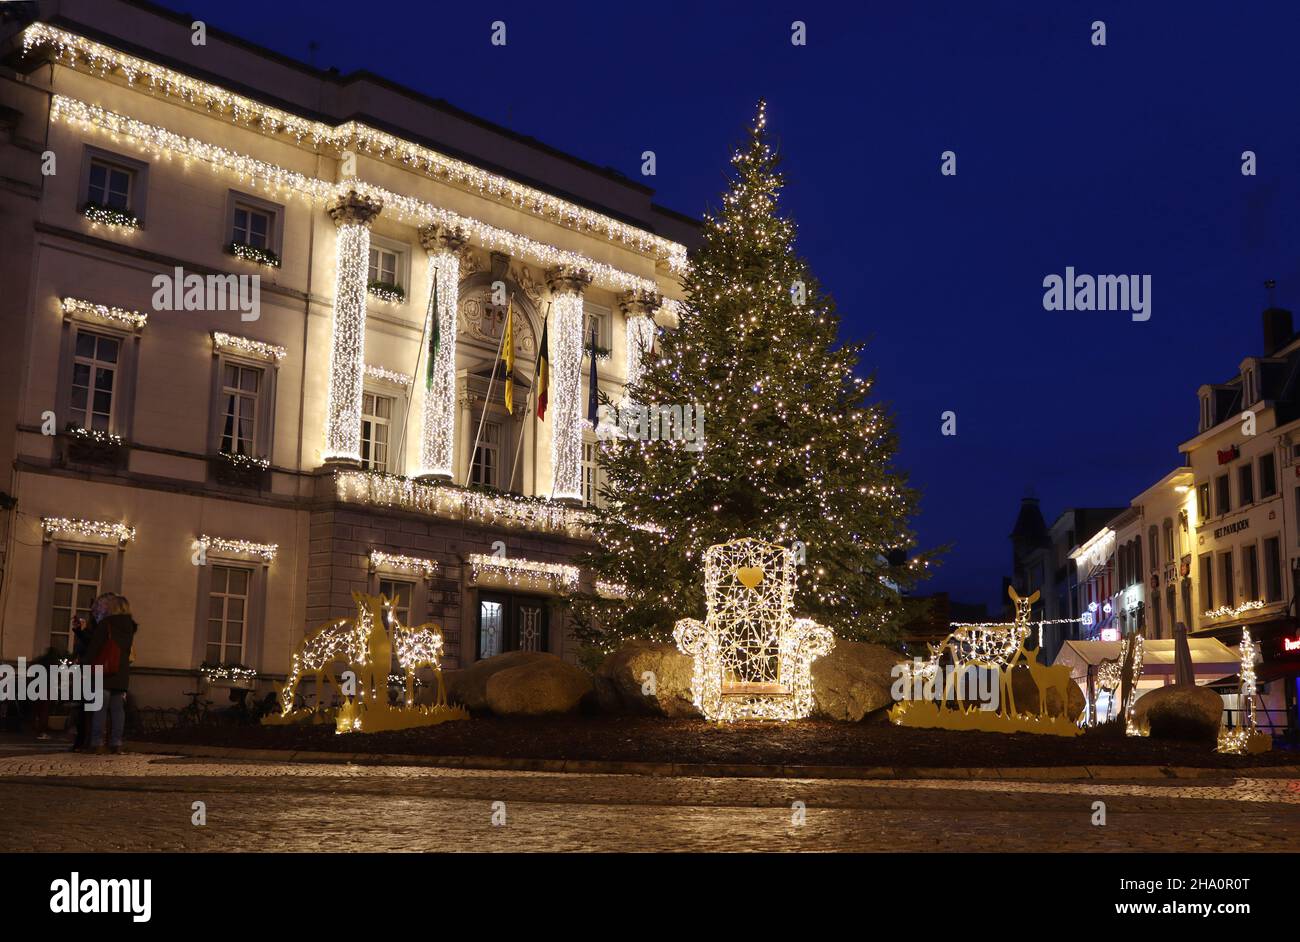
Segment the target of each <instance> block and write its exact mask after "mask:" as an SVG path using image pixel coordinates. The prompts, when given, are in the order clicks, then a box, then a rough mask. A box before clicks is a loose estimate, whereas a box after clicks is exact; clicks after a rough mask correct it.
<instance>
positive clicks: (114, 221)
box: [81, 201, 140, 229]
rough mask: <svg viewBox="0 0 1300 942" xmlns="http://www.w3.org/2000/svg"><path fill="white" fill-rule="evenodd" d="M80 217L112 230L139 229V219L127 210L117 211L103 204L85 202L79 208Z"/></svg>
mask: <svg viewBox="0 0 1300 942" xmlns="http://www.w3.org/2000/svg"><path fill="white" fill-rule="evenodd" d="M81 215H83V216H85V217H86V218H87V219H89V220H90V221H91V222H93V223H95V224H97V225H100V226H109V227H111V228H114V229H139V228H140V217H139V216H137V215H136V214H135V213H133V212H131V211H130V210H129V209H117V208H116V207H113V206H105V205H104V204H103V203H96V202H93V201H92V202H87V203H86V205H84V206H82V207H81Z"/></svg>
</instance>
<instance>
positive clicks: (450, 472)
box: [415, 224, 465, 481]
mask: <svg viewBox="0 0 1300 942" xmlns="http://www.w3.org/2000/svg"><path fill="white" fill-rule="evenodd" d="M420 244H421V245H423V246H424V250H425V252H427V253H428V255H429V287H430V290H432V288H433V285H434V282H435V279H436V281H437V285H438V309H437V310H436V311H430V312H429V314H428V321H427V323H426V324H425V325H424V336H425V338H426V346H427V338H430V337H432V336H433V318H435V317H436V318H437V319H438V353H437V356H435V357H434V360H433V364H432V369H433V372H432V374H430V375H429V377H428V379H427V380H426V377H425V376H417V377H416V378H415V381H416V382H417V383H419V384H420V385H421V386H422V387H423V388H424V410H423V416H422V418H423V421H422V423H421V426H420V428H421V432H420V466H419V470H418V471H417V472H416V476H417V477H422V478H434V479H439V480H447V481H449V480H452V479H453V477H454V470H455V467H454V466H455V450H456V448H455V446H456V437H455V436H456V308H457V305H458V304H459V302H460V255H459V252H460V249H461V247H462V246H463V245H464V244H465V234H464V233H463V232H462V231H461V230H460V229H454V228H450V227H447V226H444V225H441V224H434V225H429V226H424V227H422V228H421V229H420ZM427 355H428V354H427V352H426V354H425V356H426V357H427ZM422 362H424V364H425V369H426V370H428V369H429V367H430V365H429V363H428V362H427V360H423V361H422Z"/></svg>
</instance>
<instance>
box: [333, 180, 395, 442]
mask: <svg viewBox="0 0 1300 942" xmlns="http://www.w3.org/2000/svg"><path fill="white" fill-rule="evenodd" d="M383 208H384V204H383V203H382V202H380V201H379V200H375V199H372V198H370V197H367V196H362V195H361V194H359V193H357V191H356V190H348V191H347V192H346V193H340V194H339V195H338V196H336V197H335V198H334V200H333V201H332V202H330V204H329V205H328V206H327V207H326V209H327V210H328V212H329V214H330V218H332V219H333V220H334V225H335V226H337V227H338V234H337V239H336V242H335V247H334V268H335V275H334V316H333V320H332V332H331V336H330V379H329V397H328V404H327V411H326V415H325V448H324V450H323V451H322V456H323V457H324V459H325V462H326V464H356V463H358V462H360V461H361V395H362V389H363V384H364V382H365V373H366V349H365V348H366V272H367V270H368V268H369V265H370V223H371V222H372V221H373V220H374V218H375V217H376V216H378V215H379V213H380V211H381V210H383Z"/></svg>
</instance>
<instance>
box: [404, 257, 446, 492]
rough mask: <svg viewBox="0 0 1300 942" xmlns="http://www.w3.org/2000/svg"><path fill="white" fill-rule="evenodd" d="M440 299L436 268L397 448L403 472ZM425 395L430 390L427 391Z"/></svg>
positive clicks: (407, 391) (407, 388) (408, 388)
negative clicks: (427, 340)
mask: <svg viewBox="0 0 1300 942" xmlns="http://www.w3.org/2000/svg"><path fill="white" fill-rule="evenodd" d="M437 297H438V271H437V269H436V268H435V269H434V272H433V287H432V288H430V289H429V310H428V311H426V312H425V315H424V326H423V327H421V328H420V349H419V350H417V351H416V352H415V372H413V373H412V374H411V382H410V385H408V386H407V387H406V406H405V411H404V412H403V414H402V440H401V441H400V442H399V443H398V446H397V460H398V462H399V463H400V464H401V467H402V469H403V470H405V469H406V430H407V429H409V428H410V427H411V400H412V399H413V398H414V396H415V384H416V383H417V382H419V379H420V357H422V356H424V355H425V354H426V353H427V349H426V347H425V338H426V337H427V336H429V324H430V314H432V316H433V317H437V316H438V311H437V307H436V305H435V304H434V303H433V302H434V301H435V300H436V299H437ZM424 392H425V395H428V393H429V390H428V389H427V388H426V389H425V391H424Z"/></svg>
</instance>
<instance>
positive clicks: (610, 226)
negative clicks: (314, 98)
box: [23, 23, 687, 273]
mask: <svg viewBox="0 0 1300 942" xmlns="http://www.w3.org/2000/svg"><path fill="white" fill-rule="evenodd" d="M39 46H48V47H51V48H52V49H53V51H54V54H55V57H56V59H57V60H58V61H60V62H62V63H64V64H66V65H67V66H68V67H70V68H74V69H75V68H76V67H77V64H78V63H79V62H80V63H82V64H84V65H85V66H86V67H88V68H89V69H90V70H91V71H92V72H95V73H97V74H99V75H100V76H101V77H106V76H108V75H110V74H112V73H114V72H120V73H121V74H122V76H123V77H124V78H125V79H126V81H127V84H128V85H132V86H134V85H135V84H136V83H137V82H139V81H144V82H147V83H148V87H149V89H150V90H151V91H152V92H154V93H155V94H161V95H164V96H167V97H171V98H179V99H180V100H182V101H183V102H185V103H186V104H188V105H191V106H193V107H196V108H202V109H204V110H205V111H207V112H209V113H214V114H218V115H229V116H230V119H231V120H232V121H234V122H235V123H237V124H239V125H241V126H243V127H247V128H250V129H253V130H259V131H261V132H262V133H264V134H272V135H274V134H287V135H290V136H292V137H293V138H294V140H295V142H296V143H298V144H302V143H303V142H304V141H309V142H310V143H311V145H312V147H313V148H317V147H320V145H322V144H328V145H330V146H332V147H334V148H336V149H337V150H338V151H340V152H342V151H344V150H350V149H359V150H362V151H365V152H366V153H367V154H369V155H371V156H372V157H375V158H377V159H381V160H394V161H397V162H400V163H401V164H402V165H404V166H406V167H407V168H409V169H412V170H415V171H419V172H422V173H424V174H426V175H428V176H430V177H432V178H433V179H437V180H440V181H442V182H445V183H448V184H450V185H452V186H455V187H458V188H460V189H464V190H467V191H470V192H473V193H477V194H480V195H486V196H488V197H491V198H493V199H496V200H497V201H500V202H504V203H507V204H508V205H510V206H511V207H513V208H515V209H519V210H522V211H524V212H527V213H531V214H533V215H536V216H539V217H541V218H543V219H547V220H550V221H552V222H554V223H556V224H557V225H560V226H563V227H565V228H569V229H572V230H575V231H577V232H580V233H583V234H596V235H602V236H604V237H605V238H606V239H608V240H609V241H611V242H614V243H617V244H621V245H625V246H627V247H629V248H631V249H633V250H634V251H637V252H640V253H642V254H646V255H650V256H652V257H654V258H656V259H659V260H662V261H664V262H666V263H667V264H668V266H669V269H670V270H671V271H673V272H676V273H681V272H684V271H685V270H686V266H687V255H686V247H685V246H684V245H682V244H680V243H677V242H673V241H671V240H669V239H665V238H663V237H662V236H658V235H655V234H654V233H652V232H648V231H647V230H645V229H643V228H640V227H637V226H633V225H630V224H628V223H624V222H620V221H619V220H617V219H613V218H611V217H609V216H606V215H604V214H603V213H598V212H596V211H594V210H590V209H586V208H584V207H581V206H577V205H575V204H573V203H570V202H569V201H567V200H564V199H561V198H560V197H557V196H552V195H551V194H549V193H544V192H542V191H541V190H537V189H534V188H533V187H529V186H526V185H525V184H522V183H518V182H516V181H514V180H511V179H509V178H507V177H503V176H500V175H498V174H494V173H490V172H489V171H486V170H483V169H481V168H479V167H475V166H473V165H472V164H468V163H466V162H464V161H461V160H456V159H455V158H453V157H449V156H447V155H445V154H441V153H439V152H437V151H434V150H431V149H429V148H427V147H423V146H421V145H419V144H415V143H413V142H411V141H406V140H403V139H401V138H398V137H395V136H394V135H391V134H388V133H386V132H384V131H380V130H378V129H376V128H372V127H369V126H367V125H365V124H362V123H360V122H356V121H348V122H345V123H343V124H341V125H338V126H337V127H331V126H330V125H328V124H325V123H323V122H319V121H311V120H308V119H305V118H302V117H299V116H298V115H294V114H291V113H289V112H287V111H283V110H281V109H278V108H273V107H270V106H268V105H264V104H262V103H261V102H257V101H253V100H252V99H249V98H245V97H243V96H240V95H236V94H234V93H232V92H230V91H227V90H226V89H224V88H221V87H220V86H217V85H213V84H210V83H208V82H203V81H199V80H197V79H194V78H191V77H190V76H187V75H184V74H182V73H179V72H175V71H173V70H171V69H167V68H165V67H163V66H160V65H158V64H156V63H153V62H149V61H147V60H145V59H139V58H136V57H134V56H130V55H127V54H125V53H122V52H119V51H118V50H116V49H113V48H112V47H110V46H105V45H103V44H102V43H97V42H93V41H92V40H89V39H86V38H84V37H82V36H78V35H76V34H73V33H69V32H66V31H65V30H61V29H58V28H56V27H53V26H49V25H47V24H45V23H35V24H33V25H31V26H29V27H28V28H27V29H26V30H25V31H24V33H23V51H24V52H25V53H27V52H30V51H31V50H32V49H34V48H36V47H39Z"/></svg>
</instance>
